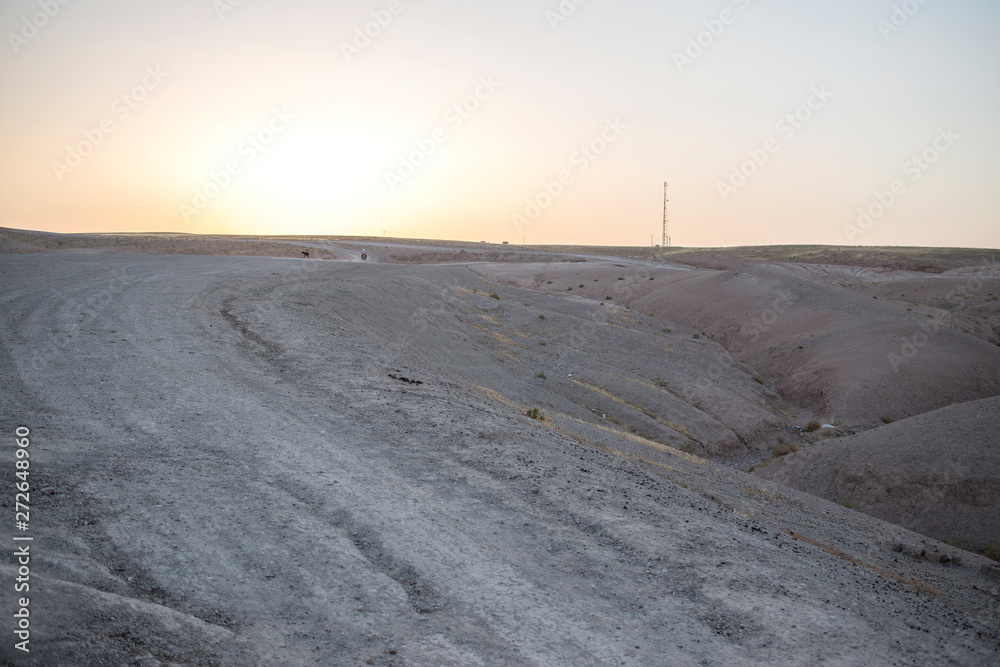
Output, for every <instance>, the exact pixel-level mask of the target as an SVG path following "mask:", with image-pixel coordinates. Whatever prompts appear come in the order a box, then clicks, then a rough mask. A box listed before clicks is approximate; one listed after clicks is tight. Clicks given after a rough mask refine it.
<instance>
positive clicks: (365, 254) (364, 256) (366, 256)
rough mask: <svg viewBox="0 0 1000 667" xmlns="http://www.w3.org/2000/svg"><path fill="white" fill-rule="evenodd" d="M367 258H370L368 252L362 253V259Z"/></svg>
mask: <svg viewBox="0 0 1000 667" xmlns="http://www.w3.org/2000/svg"><path fill="white" fill-rule="evenodd" d="M366 259H368V253H366V252H363V253H361V261H362V262H363V261H365V260H366Z"/></svg>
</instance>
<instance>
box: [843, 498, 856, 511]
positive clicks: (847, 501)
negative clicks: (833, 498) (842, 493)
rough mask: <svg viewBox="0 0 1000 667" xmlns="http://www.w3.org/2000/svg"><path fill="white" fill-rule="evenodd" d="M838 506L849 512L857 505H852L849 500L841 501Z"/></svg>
mask: <svg viewBox="0 0 1000 667" xmlns="http://www.w3.org/2000/svg"><path fill="white" fill-rule="evenodd" d="M840 504H841V505H843V506H844V507H846V508H847V509H849V510H852V509H854V508H855V507H857V505H855V504H854V503H852V502H851V501H850V500H842V501H841V502H840Z"/></svg>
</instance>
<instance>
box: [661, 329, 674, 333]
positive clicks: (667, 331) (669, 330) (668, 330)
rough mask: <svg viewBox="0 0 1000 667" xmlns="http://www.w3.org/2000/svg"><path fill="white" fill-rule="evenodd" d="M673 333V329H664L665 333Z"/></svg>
mask: <svg viewBox="0 0 1000 667" xmlns="http://www.w3.org/2000/svg"><path fill="white" fill-rule="evenodd" d="M672 332H673V329H664V330H663V333H672Z"/></svg>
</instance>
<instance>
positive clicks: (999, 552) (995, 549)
mask: <svg viewBox="0 0 1000 667" xmlns="http://www.w3.org/2000/svg"><path fill="white" fill-rule="evenodd" d="M981 553H982V554H983V555H984V556H986V557H987V558H992V559H993V560H995V561H996V562H998V563H1000V544H997V543H996V542H990V543H989V544H987V545H986V548H985V549H983V550H982V552H981Z"/></svg>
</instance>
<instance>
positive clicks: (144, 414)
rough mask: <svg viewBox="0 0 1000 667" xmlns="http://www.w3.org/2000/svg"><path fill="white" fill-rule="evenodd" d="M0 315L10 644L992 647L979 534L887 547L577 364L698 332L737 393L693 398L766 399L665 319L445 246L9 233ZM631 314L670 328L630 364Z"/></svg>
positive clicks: (167, 655) (357, 657) (566, 653)
mask: <svg viewBox="0 0 1000 667" xmlns="http://www.w3.org/2000/svg"><path fill="white" fill-rule="evenodd" d="M494 295H495V296H494ZM609 312H610V313H612V315H608V313H609ZM0 313H2V319H0V340H2V342H3V345H2V347H0V369H2V373H3V377H4V378H5V385H4V387H3V389H2V390H0V392H2V394H0V395H2V398H3V400H2V408H0V425H2V428H3V431H4V439H5V443H8V444H9V443H12V439H13V433H14V429H15V427H17V426H22V425H23V426H26V427H28V428H30V429H31V433H32V445H31V447H32V450H31V451H32V458H31V465H32V468H31V470H32V478H31V480H32V495H31V498H32V518H33V521H32V531H33V534H34V537H35V541H34V542H33V543H32V550H33V551H32V554H33V558H32V577H33V578H32V589H31V604H32V612H31V613H32V616H31V618H32V626H31V628H32V635H31V648H32V652H31V654H30V655H24V654H21V653H20V652H18V651H15V650H14V649H13V640H12V636H13V635H12V633H11V632H10V628H11V622H10V619H11V618H12V614H13V612H14V600H13V599H12V596H11V595H8V592H9V591H11V590H13V582H14V578H15V576H16V569H15V567H14V566H13V565H12V564H11V561H5V563H4V564H3V565H2V566H0V573H2V575H3V576H2V577H0V586H2V588H3V590H4V591H5V592H4V595H3V610H2V613H3V618H4V619H7V620H5V621H3V623H2V628H3V632H2V634H0V637H2V644H0V658H2V659H3V660H4V661H7V662H10V663H12V664H18V665H20V664H38V665H41V664H166V663H180V664H212V663H214V664H336V665H351V664H382V665H499V664H505V665H508V664H525V665H573V666H579V665H675V664H824V663H827V664H858V665H861V664H935V665H938V664H982V665H986V664H996V663H997V661H998V659H1000V635H998V628H1000V601H998V600H997V598H996V596H995V593H996V591H995V588H996V584H995V582H991V581H990V580H989V579H987V578H986V577H984V576H983V575H981V574H980V572H979V566H980V565H981V562H980V561H979V560H976V557H974V556H972V555H971V554H965V555H964V560H963V562H962V564H961V565H954V564H950V565H942V564H939V563H930V562H928V561H926V560H921V559H919V558H913V557H911V556H907V555H905V554H903V553H898V552H897V551H896V550H895V547H897V546H899V545H900V544H901V543H907V544H908V543H911V542H914V541H915V540H917V539H918V538H917V537H916V536H915V535H914V534H912V533H909V532H908V531H905V530H903V529H901V528H897V527H894V526H891V525H888V524H885V523H882V522H880V521H877V520H875V519H871V518H869V517H866V516H863V515H859V514H857V513H854V512H850V511H849V510H847V509H846V508H843V507H840V506H837V505H833V504H830V503H827V502H825V501H822V500H819V499H816V498H812V497H810V496H807V495H805V494H799V493H797V492H794V491H791V490H784V489H782V488H781V487H779V486H777V485H771V484H769V483H768V482H765V481H762V480H757V479H754V478H752V477H750V476H749V475H745V474H743V473H740V472H737V471H735V470H731V469H728V468H725V467H722V466H719V465H717V464H713V463H708V462H706V461H704V460H703V459H699V458H698V457H696V456H692V455H690V454H686V453H684V452H681V451H679V446H678V447H677V448H675V447H671V446H668V445H663V444H659V443H657V442H655V441H653V440H650V439H647V438H645V437H643V436H641V435H637V434H636V433H633V432H631V431H629V430H627V429H625V428H624V427H618V426H616V425H614V424H612V423H610V422H608V421H607V420H606V419H605V418H604V416H602V415H597V414H595V413H594V412H593V411H590V410H587V409H585V407H586V405H584V401H583V400H582V399H580V398H579V397H578V396H577V394H574V393H572V392H574V391H583V390H584V389H587V387H588V386H593V384H594V383H595V382H597V380H594V379H593V378H594V377H596V376H597V374H598V373H599V372H602V371H606V372H607V373H617V374H618V375H620V376H622V377H624V378H625V379H624V380H622V381H623V382H626V381H627V382H629V383H631V384H632V385H636V386H638V383H640V382H646V383H647V384H650V383H649V382H648V381H649V380H650V379H652V378H655V377H657V376H659V377H662V378H664V382H667V381H669V380H670V378H671V377H672V375H671V373H673V372H675V371H676V373H682V374H683V373H695V372H696V371H697V369H698V367H699V364H701V363H703V362H705V360H716V361H717V362H718V363H720V364H724V369H725V373H727V374H729V375H727V376H726V377H731V378H734V379H733V380H732V383H731V385H732V387H734V388H732V389H730V390H729V391H731V392H732V393H731V394H728V395H722V396H721V398H720V399H719V400H720V402H722V403H725V402H727V401H730V402H732V403H733V404H734V405H739V406H741V407H740V409H739V410H738V411H736V412H738V413H739V414H737V415H736V416H730V415H725V414H721V413H717V414H715V415H714V416H711V417H708V416H706V417H702V418H700V419H703V422H699V428H701V429H702V430H703V432H704V433H708V434H711V433H715V432H718V433H720V435H719V436H718V437H719V439H720V442H721V441H722V439H723V437H724V436H725V435H726V434H725V433H723V431H725V432H726V433H730V432H731V433H742V431H740V429H746V430H747V431H748V432H749V431H752V430H754V429H760V430H761V431H762V432H763V431H766V429H767V428H769V426H768V424H769V423H770V421H769V420H771V419H772V417H773V415H774V414H775V412H774V410H775V407H774V406H773V405H772V404H771V403H770V402H769V401H771V399H769V398H768V397H767V396H766V395H765V393H764V392H763V389H761V388H760V387H759V386H758V385H757V384H756V383H754V382H753V381H752V380H749V379H747V378H746V377H744V376H741V375H739V373H741V372H742V371H740V370H739V365H738V364H737V363H736V362H735V361H733V360H732V359H731V358H729V357H728V355H726V354H725V352H724V351H723V350H721V348H719V347H718V346H716V345H714V344H712V343H710V342H708V341H691V340H690V335H689V334H687V333H686V332H684V330H683V328H680V330H679V332H678V333H677V334H670V335H676V336H677V338H658V337H657V336H667V334H663V333H660V332H653V329H652V327H653V326H654V325H653V324H649V323H648V322H646V321H645V320H643V321H641V322H640V321H634V322H632V321H631V320H629V318H630V317H631V316H630V315H628V314H627V313H621V312H620V311H613V310H612V307H611V306H599V305H598V304H597V303H594V302H586V301H584V300H582V299H581V300H579V301H574V300H572V299H569V298H567V297H560V296H553V295H546V294H540V293H536V292H527V291H522V290H517V289H515V288H512V287H503V286H498V285H495V284H490V283H489V282H488V281H487V280H486V279H484V278H482V277H481V276H479V275H477V274H475V273H473V272H472V271H470V270H468V269H466V268H462V267H436V266H392V265H385V264H358V263H339V262H318V261H312V262H305V261H297V260H289V259H274V258H252V257H209V256H200V257H188V256H154V255H145V256H139V255H121V254H116V255H88V254H61V255H60V254H39V255H31V256H26V255H25V256H20V255H5V256H3V257H2V259H0ZM541 316H544V318H542V317H541ZM599 317H603V318H605V319H603V320H600V321H598V319H597V318H599ZM615 317H618V318H619V319H618V320H616V319H614V318H615ZM626 320H629V321H626ZM530 327H548V328H547V329H545V331H544V332H543V331H541V330H538V331H535V330H533V329H531V328H530ZM581 329H582V330H583V331H585V333H586V340H585V341H584V342H585V343H586V344H585V345H584V344H581V345H576V344H575V343H576V341H574V338H573V336H574V332H579V331H581ZM514 331H522V332H525V333H523V337H521V336H518V335H516V334H514V333H513V332H514ZM654 333H655V335H654ZM543 335H544V336H545V342H546V343H547V344H546V345H545V346H541V345H539V343H538V340H539V338H540V337H541V336H543ZM682 337H683V341H682V340H681V338H682ZM633 340H634V341H638V340H648V341H651V342H650V343H649V344H650V345H653V344H655V345H660V346H665V345H669V346H671V347H672V349H673V350H674V356H668V355H665V354H664V355H663V358H662V360H660V361H653V362H650V361H649V359H648V358H645V357H644V358H641V359H639V358H637V359H635V360H634V367H630V366H629V363H631V362H628V359H630V358H631V356H630V355H631V354H632V353H631V352H630V350H633V349H635V348H634V347H633V346H632V345H631V343H629V341H633ZM626 343H628V344H626ZM637 344H638V343H637ZM588 345H594V346H600V345H604V346H605V347H604V348H601V347H594V348H593V349H592V350H591V351H590V352H589V353H588V352H587V349H586V348H587V346H588ZM605 349H606V350H610V351H613V350H619V353H618V354H619V356H618V357H614V356H609V357H603V356H602V354H601V350H605ZM609 354H610V353H609ZM588 364H589V365H588ZM602 364H604V366H603V368H602ZM612 364H613V365H612ZM650 364H653V365H656V364H659V365H658V366H657V367H656V368H650ZM641 372H642V373H646V374H647V375H645V376H642V377H640V376H639V373H641ZM538 373H542V374H543V375H546V377H547V378H548V379H544V378H540V377H538ZM580 374H582V377H585V378H586V380H587V381H586V382H584V383H583V384H579V383H574V382H573V380H574V379H576V378H577V377H581V375H580ZM571 375H572V376H574V377H570V376H571ZM392 376H394V377H392ZM682 377H686V376H682ZM692 377H693V376H692ZM724 384H726V383H724ZM609 386H610V385H609ZM682 389H683V388H675V389H672V390H671V392H672V393H671V395H676V394H680V393H681V392H682ZM587 390H588V391H590V389H587ZM604 391H605V394H609V392H608V391H607V390H606V389H605V390H604ZM650 391H652V390H650ZM591 393H598V392H593V391H592V392H591ZM660 393H662V394H664V398H663V400H664V401H667V400H670V399H669V397H667V396H666V393H667V392H660ZM600 395H601V396H604V394H600ZM609 395H610V394H609ZM727 396H728V398H727ZM605 398H607V397H605ZM683 398H684V397H683V396H681V399H683ZM681 399H678V401H679V402H678V403H677V404H676V405H677V406H676V410H678V412H679V414H686V413H685V412H684V410H687V408H686V407H685V405H687V403H686V402H685V401H683V400H681ZM607 400H608V402H609V405H610V404H611V403H614V401H613V400H611V399H607ZM595 401H596V399H595ZM681 403H684V405H681ZM595 405H596V403H595ZM532 406H537V407H539V408H540V411H541V416H544V417H545V420H544V421H542V420H538V419H532V418H530V417H528V416H526V415H525V414H524V412H525V411H526V408H530V407H532ZM709 411H711V410H710V408H709ZM698 414H702V412H701V411H698ZM704 414H706V415H707V414H708V413H704ZM651 428H652V427H651ZM692 428H694V427H692ZM713 429H715V430H713ZM699 432H701V431H699ZM675 433H679V431H676V430H675ZM695 435H697V434H695ZM678 437H679V436H678ZM705 437H706V438H709V437H712V436H711V435H706V436H705ZM727 437H732V436H731V435H730V436H727ZM678 443H680V441H678ZM8 444H5V446H4V448H3V452H4V454H3V458H2V466H0V473H2V475H3V478H4V479H5V480H9V479H12V477H13V473H14V465H13V461H14V459H13V456H12V455H11V453H10V452H11V451H12V448H13V447H12V445H11V446H8ZM657 444H659V446H657ZM4 486H5V488H8V486H9V485H7V484H5V485H4ZM0 500H2V502H3V511H4V513H5V514H13V492H11V491H8V492H5V495H4V496H3V498H2V499H0ZM8 532H9V533H12V532H13V531H8ZM7 539H8V540H9V539H10V538H9V537H8V538H7ZM9 544H10V542H9V541H8V545H9Z"/></svg>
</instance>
